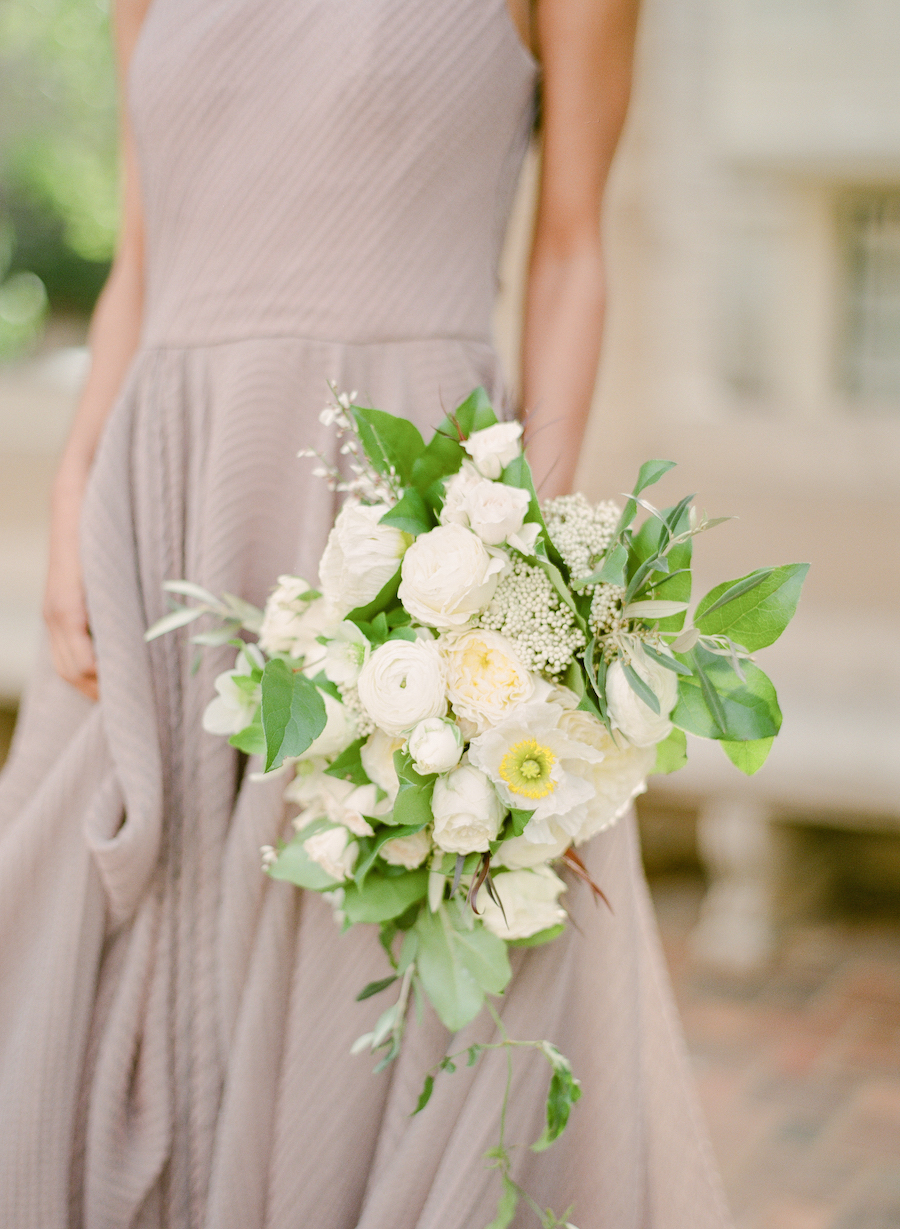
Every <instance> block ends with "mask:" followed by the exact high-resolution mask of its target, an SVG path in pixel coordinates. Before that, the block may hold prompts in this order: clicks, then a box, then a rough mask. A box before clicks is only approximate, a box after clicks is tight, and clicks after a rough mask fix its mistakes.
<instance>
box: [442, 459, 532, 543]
mask: <svg viewBox="0 0 900 1229" xmlns="http://www.w3.org/2000/svg"><path fill="white" fill-rule="evenodd" d="M530 499H531V497H530V495H529V493H528V492H527V491H524V490H522V488H521V487H512V486H506V485H504V483H502V482H492V481H491V480H490V479H489V478H482V477H481V475H480V474H479V473H478V470H477V469H475V466H474V465H472V464H471V463H469V462H463V467H462V469H461V470H460V471H459V472H458V473H457V474H454V476H453V477H452V478H451V479H450V481H449V482H448V484H447V489H446V493H445V496H444V506H443V508H442V509H441V524H442V525H451V524H455V525H465V526H466V527H467V528H468V529H471V530H472V532H473V533H477V534H478V536H479V538H481V540H482V542H486V543H487V544H488V546H499V545H500V543H501V542H505V541H506V540H507V539H508V538H509V537H510V536H514V535H516V534H519V533H521V530H522V526H523V524H524V522H525V513H526V512H527V511H528V504H529V502H530Z"/></svg>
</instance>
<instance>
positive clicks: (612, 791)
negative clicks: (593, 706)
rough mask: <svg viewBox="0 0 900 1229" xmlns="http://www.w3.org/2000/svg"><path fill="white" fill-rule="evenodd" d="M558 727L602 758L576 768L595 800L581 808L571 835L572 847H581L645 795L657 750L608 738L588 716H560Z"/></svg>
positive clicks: (598, 723) (601, 727)
mask: <svg viewBox="0 0 900 1229" xmlns="http://www.w3.org/2000/svg"><path fill="white" fill-rule="evenodd" d="M559 724H560V728H561V729H562V730H564V731H565V733H566V734H568V735H569V736H570V737H572V738H577V739H578V740H579V741H580V742H585V743H590V745H591V746H592V747H596V748H597V750H598V751H600V752H601V753H602V755H603V759H602V760H601V761H600V762H599V763H595V764H588V763H585V764H584V765H582V766H580V767H579V766H576V767H575V771H576V772H577V773H578V774H579V775H580V776H583V777H584V779H585V780H586V781H589V782H590V783H591V785H593V787H594V797H593V798H591V799H590V801H589V802H586V803H585V804H584V806H583V807H582V808H581V825H580V827H579V829H578V831H577V832H576V833H575V834H574V837H575V844H576V845H580V844H582V842H584V841H586V840H588V839H589V838H590V837H592V836H595V835H596V834H597V833H598V832H602V831H603V830H604V828H609V827H610V826H611V825H612V824H614V823H615V822H616V820H618V819H621V818H622V816H623V815H624V814H625V812H626V811H627V810H628V806H629V803H630V802H631V801H632V799H634V798H635V797H636V796H637V795H638V794H642V793H643V792H644V790H645V789H646V788H647V777H648V775H649V774H650V773H651V772H652V771H653V765H654V764H655V763H656V747H655V746H652V747H635V746H632V745H631V744H630V743H628V742H626V741H625V739H624V738H623V737H622V736H621V734H619V735H618V736H616V737H612V736H610V733H609V731H608V730H607V729H606V727H605V726H604V725H603V724H602V723H601V722H599V721H598V720H597V718H596V717H592V716H591V714H590V713H584V712H567V713H563V715H562V717H561V718H560V722H559Z"/></svg>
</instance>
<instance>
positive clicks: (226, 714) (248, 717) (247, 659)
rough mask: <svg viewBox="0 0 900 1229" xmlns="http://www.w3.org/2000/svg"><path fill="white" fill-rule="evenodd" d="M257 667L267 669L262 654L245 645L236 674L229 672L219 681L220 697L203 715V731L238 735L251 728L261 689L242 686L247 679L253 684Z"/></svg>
mask: <svg viewBox="0 0 900 1229" xmlns="http://www.w3.org/2000/svg"><path fill="white" fill-rule="evenodd" d="M254 664H255V665H256V666H258V667H259V668H260V669H262V667H263V666H264V665H265V660H264V659H263V655H262V653H260V651H259V649H258V648H257V647H256V645H255V644H248V645H245V647H244V648H243V649H241V650H240V651H239V652H238V655H237V660H236V661H235V663H234V669H233V670H226V671H225V673H224V674H220V675H219V677H218V678H217V679H216V684H215V686H216V691H217V692H218V693H219V694H218V695H217V696H216V698H215V699H214V700H210V702H209V704H207V706H206V708H205V710H204V713H203V728H204V730H206V731H207V733H209V734H223V735H225V734H237V732H238V730H243V729H245V728H246V726H248V725H250V724H251V723H252V721H253V717H254V715H255V713H256V708H257V705H258V704H259V697H260V686H259V684H258V683H257V685H256V686H255V687H252V688H248V687H247V686H246V685H242V684H241V683H240V682H238V681H237V680H238V679H244V680H246V681H247V682H249V679H248V675H249V674H250V672H251V671H252V669H253V666H254Z"/></svg>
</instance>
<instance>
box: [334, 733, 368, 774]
mask: <svg viewBox="0 0 900 1229" xmlns="http://www.w3.org/2000/svg"><path fill="white" fill-rule="evenodd" d="M365 742H366V740H365V739H364V738H357V740H356V741H355V742H352V743H351V744H350V746H349V747H347V748H346V750H344V751H342V752H341V754H340V755H339V756H338V757H337V759H336V760H334V762H333V763H331V764H329V765H328V767H327V768H326V769H325V772H326V773H327V774H328V776H329V777H337V779H338V780H339V781H350V782H352V784H353V785H368V784H369V778H368V776H367V774H366V770H365V769H364V768H363V766H362V759H361V758H360V754H359V753H360V750H361V748H362V747H363V746H364V745H365Z"/></svg>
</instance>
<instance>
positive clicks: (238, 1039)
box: [0, 0, 726, 1229]
mask: <svg viewBox="0 0 900 1229" xmlns="http://www.w3.org/2000/svg"><path fill="white" fill-rule="evenodd" d="M536 75H537V74H536V66H535V64H534V62H533V61H532V59H531V58H530V56H529V55H528V53H527V52H526V51H525V50H524V49H523V47H522V45H521V43H520V42H519V40H518V38H517V35H516V32H515V30H514V28H513V26H512V24H511V22H510V19H509V16H508V13H507V9H506V7H505V0H265V3H262V4H260V3H254V2H253V0H154V2H153V4H152V6H151V8H150V11H149V14H148V17H147V19H146V23H145V26H144V29H143V30H142V33H141V36H140V40H139V43H138V46H137V49H136V52H135V57H134V61H133V67H132V72H131V82H130V106H131V109H132V113H133V119H134V124H135V128H136V132H137V141H138V146H139V156H140V167H141V175H142V187H143V199H144V208H145V213H146V221H147V297H146V316H145V324H144V329H143V338H142V342H141V346H140V349H139V351H138V353H137V356H136V357H135V359H134V362H133V364H132V366H131V369H130V371H129V373H128V376H127V378H126V380H125V384H124V387H123V389H122V392H121V395H120V396H119V398H118V401H117V403H116V405H115V408H114V409H113V411H112V414H111V416H110V418H109V421H108V424H107V426H106V429H105V432H104V435H103V440H102V444H101V446H100V449H99V453H98V455H97V458H96V462H95V465H94V468H93V473H92V476H91V481H90V489H89V494H88V498H87V505H86V508H85V511H84V518H83V555H84V568H85V575H86V585H87V593H88V602H89V608H90V618H91V624H92V628H93V632H94V636H95V639H96V646H97V652H98V658H99V668H100V692H101V696H102V699H101V701H100V703H99V704H98V705H92V704H89V703H87V702H86V701H84V700H83V699H82V698H81V697H80V696H78V695H77V694H76V693H75V692H74V691H73V690H72V689H71V688H69V687H68V686H67V685H65V684H64V683H62V682H60V681H58V680H57V679H56V678H55V677H54V675H53V673H52V671H51V670H50V668H49V666H47V665H45V666H44V667H43V668H42V669H41V670H40V671H39V673H38V676H37V677H36V678H35V680H34V683H33V686H32V687H31V689H30V692H29V695H28V698H27V702H26V704H25V706H24V711H23V714H22V720H21V724H20V728H19V732H18V736H17V739H16V743H15V747H14V750H13V754H12V758H11V762H10V764H9V766H8V768H7V769H6V771H5V774H4V776H3V778H2V786H0V1225H2V1226H3V1229H81V1227H83V1229H129V1227H132V1226H134V1227H139V1229H163V1227H167V1229H200V1227H201V1226H202V1227H203V1229H262V1227H263V1226H266V1227H267V1229H306V1227H307V1226H310V1227H312V1226H315V1229H353V1227H358V1229H481V1226H483V1225H484V1224H485V1223H486V1222H487V1221H488V1220H489V1219H490V1218H491V1215H492V1209H493V1201H494V1199H495V1198H496V1193H497V1179H496V1175H494V1174H493V1173H491V1172H490V1171H489V1170H487V1169H486V1168H485V1166H484V1164H483V1161H482V1159H481V1157H482V1154H483V1152H484V1151H485V1149H486V1148H487V1147H489V1146H490V1145H491V1143H492V1142H493V1141H494V1138H495V1135H496V1129H497V1107H498V1103H499V1097H500V1090H501V1087H502V1080H503V1062H502V1060H496V1059H491V1060H485V1061H483V1062H482V1063H481V1064H479V1065H478V1066H477V1067H476V1068H474V1069H472V1070H468V1069H465V1070H460V1071H459V1072H458V1073H457V1074H455V1075H452V1076H443V1077H442V1078H441V1079H440V1080H439V1082H438V1085H437V1088H436V1090H435V1093H434V1097H433V1100H432V1103H431V1104H430V1105H429V1107H428V1109H427V1110H426V1111H425V1112H424V1113H422V1114H421V1115H419V1116H418V1117H416V1118H413V1119H411V1118H410V1117H409V1112H410V1110H411V1109H412V1107H413V1105H414V1103H415V1097H416V1095H417V1094H418V1091H419V1088H420V1086H421V1079H422V1073H423V1071H424V1069H425V1068H426V1067H427V1066H428V1065H429V1064H430V1063H432V1062H433V1061H434V1060H435V1059H436V1058H437V1057H439V1056H440V1055H441V1054H442V1053H443V1052H444V1047H445V1046H446V1045H447V1044H448V1038H447V1036H446V1035H445V1034H444V1032H443V1030H442V1029H441V1027H440V1026H439V1025H438V1024H437V1023H436V1021H435V1020H434V1018H433V1017H432V1016H431V1014H430V1013H426V1017H425V1020H424V1022H423V1023H422V1024H421V1025H417V1024H416V1023H415V1022H413V1023H412V1025H411V1028H410V1032H409V1036H408V1042H407V1047H406V1050H405V1052H404V1054H403V1056H402V1058H401V1059H400V1061H399V1062H397V1063H396V1064H395V1065H394V1066H392V1067H391V1068H390V1069H389V1070H387V1071H385V1072H384V1073H383V1074H381V1075H378V1076H375V1075H373V1074H372V1073H371V1066H372V1061H371V1058H370V1057H368V1056H362V1057H357V1058H351V1057H350V1055H349V1052H348V1051H349V1049H350V1045H351V1043H352V1041H353V1040H354V1038H356V1037H357V1036H358V1035H359V1034H360V1033H362V1032H364V1031H365V1030H367V1029H368V1028H370V1027H371V1023H372V1021H373V1019H374V1017H375V1016H376V1015H377V1014H378V1013H380V1011H381V1010H382V1007H383V1004H382V1002H381V1000H379V999H374V1000H370V1001H368V1002H364V1003H361V1004H356V1003H354V1001H353V999H354V995H355V994H356V992H357V991H358V990H359V989H360V988H361V987H362V986H363V985H364V984H365V983H366V982H367V981H368V980H370V979H371V978H373V977H378V976H380V975H381V973H382V970H383V968H384V965H383V955H382V953H381V950H380V948H379V945H378V942H377V938H376V936H375V934H374V932H370V931H368V930H363V929H357V930H354V931H353V932H351V933H348V934H345V935H341V934H340V932H339V930H338V929H337V927H336V926H335V923H334V922H333V920H332V915H331V909H330V907H329V906H328V905H327V904H325V903H324V902H323V901H322V900H320V899H319V898H318V897H317V896H315V895H314V894H307V895H304V894H303V893H301V892H299V891H297V890H295V889H294V888H292V887H290V886H289V885H287V884H283V883H275V882H272V881H270V880H268V879H267V878H265V877H264V876H263V875H262V874H261V873H260V867H259V847H260V846H261V845H262V844H266V843H270V844H273V843H275V842H276V841H277V839H278V838H279V836H280V835H282V834H283V831H284V810H283V804H282V802H281V798H280V794H281V790H282V787H283V782H280V781H276V782H271V781H270V782H266V783H263V784H260V783H255V782H251V781H249V780H245V779H244V777H243V774H244V773H245V766H244V765H243V763H242V762H241V761H240V760H239V757H238V756H237V754H236V753H235V752H233V751H232V750H231V749H230V748H229V747H228V746H227V744H226V742H225V741H224V740H222V739H220V738H215V737H213V736H210V735H207V734H205V733H204V732H203V731H202V729H201V725H200V718H201V714H202V711H203V707H204V705H205V704H206V702H207V700H208V699H209V698H210V696H211V694H212V680H213V678H214V676H215V674H216V673H217V672H218V671H219V670H220V669H223V668H225V667H227V666H228V665H230V664H231V653H230V651H229V650H225V651H224V652H218V651H216V652H211V653H208V654H207V655H206V657H205V659H204V661H203V664H202V666H201V668H200V670H199V672H198V673H196V674H192V672H191V657H192V652H191V650H189V648H188V647H187V645H186V638H185V637H181V638H180V639H179V638H178V637H167V638H165V639H163V640H162V641H158V642H155V643H153V644H152V645H151V646H149V648H148V647H147V646H146V645H145V644H144V641H143V638H142V637H143V633H144V630H145V628H146V627H147V626H148V625H149V624H150V623H151V622H152V621H153V620H155V619H156V618H158V617H159V616H160V615H161V614H162V613H163V612H164V610H165V603H164V599H163V595H162V592H161V588H160V586H161V584H162V582H163V581H164V580H165V579H167V578H174V577H190V578H192V579H194V580H197V581H199V582H201V583H202V584H204V585H206V586H208V587H209V588H211V589H213V590H215V591H219V590H230V591H232V592H234V593H239V594H242V595H244V596H245V597H247V598H249V599H250V600H252V601H254V602H256V603H262V602H263V601H264V599H265V596H266V591H267V588H268V587H269V586H270V585H271V584H272V582H273V579H274V578H275V577H276V576H277V575H278V573H280V572H284V571H291V570H299V571H300V572H302V573H305V574H306V575H308V576H310V577H314V572H315V565H316V561H317V559H318V556H319V553H320V551H321V548H322V546H323V542H324V538H325V535H326V531H327V528H328V525H329V521H330V518H331V516H332V513H333V507H332V504H331V501H330V497H328V496H327V493H326V492H325V489H324V486H323V485H322V484H321V483H319V482H317V481H316V480H315V479H312V478H310V477H309V466H308V463H307V462H303V461H298V460H297V459H296V453H297V450H298V449H299V448H300V447H302V446H304V445H312V446H314V447H318V448H321V449H324V450H326V451H328V450H333V448H334V444H333V440H332V438H331V435H330V432H329V431H328V430H327V429H326V428H324V427H322V426H320V424H319V421H318V412H319V410H320V408H321V406H322V405H323V404H324V401H325V399H326V393H327V389H326V380H328V379H334V380H336V381H337V382H338V384H339V385H340V386H341V387H342V388H344V389H347V390H353V389H358V390H359V392H360V394H361V396H363V397H366V398H368V399H369V400H370V402H371V403H372V404H375V405H379V406H384V407H385V408H389V409H391V410H394V411H399V412H403V413H405V414H407V415H409V416H410V417H411V418H412V419H414V420H415V421H416V422H417V423H418V424H419V425H420V426H421V427H423V428H427V427H429V426H432V425H433V424H435V422H436V421H437V420H438V418H439V417H440V415H441V413H442V411H443V409H446V408H450V407H452V406H453V405H454V404H455V403H456V402H457V401H458V399H459V398H461V397H462V396H463V395H464V394H465V393H467V392H468V391H469V390H470V389H471V388H472V387H474V386H475V385H477V384H484V385H486V387H487V388H488V389H489V390H490V391H491V392H492V393H493V394H494V395H495V396H496V398H497V399H498V401H500V402H502V399H503V389H502V386H501V379H500V374H499V371H498V363H497V359H496V356H495V354H494V351H493V350H492V348H491V342H490V331H489V321H490V314H491V307H492V301H493V298H494V292H495V267H496V262H497V255H498V249H499V245H500V241H501V238H502V235H503V231H504V226H505V223H506V218H507V212H508V209H509V206H510V200H511V196H512V192H513V187H514V182H515V179H516V175H517V172H518V170H519V167H520V164H521V160H522V156H523V152H524V150H525V147H526V143H527V140H528V136H529V131H530V127H531V123H532V109H533V96H534V88H535V80H536ZM590 861H591V866H592V869H593V874H594V875H595V877H596V879H597V880H598V881H599V882H600V883H601V884H602V885H603V887H604V889H605V891H606V893H607V895H608V896H609V898H610V900H611V902H612V904H613V907H614V910H615V912H614V914H612V915H611V914H610V913H609V912H608V911H607V910H606V909H603V908H599V909H598V908H595V906H594V905H593V903H592V901H591V899H590V897H589V894H588V892H587V891H585V890H582V889H581V888H578V887H573V888H572V889H571V891H570V893H569V897H570V906H571V909H572V912H573V914H574V917H575V920H576V922H577V927H578V928H577V929H576V928H575V927H572V928H571V930H570V931H569V933H568V936H567V937H566V938H565V939H564V940H561V941H559V942H557V943H554V944H553V945H551V946H550V947H547V948H542V949H537V950H535V951H533V952H531V953H530V954H527V955H525V956H524V957H523V958H522V959H520V962H519V964H518V968H517V972H516V974H515V978H514V981H513V983H512V986H511V988H510V990H509V992H508V994H507V995H506V1000H505V1002H504V1005H503V1014H504V1017H505V1019H506V1023H507V1026H508V1028H509V1030H510V1032H511V1033H512V1034H513V1035H516V1036H521V1037H544V1036H547V1037H550V1038H552V1039H553V1040H555V1041H556V1042H557V1043H558V1044H559V1046H560V1047H561V1048H562V1050H563V1051H564V1052H565V1053H567V1054H568V1055H569V1056H570V1057H571V1059H572V1061H573V1063H574V1066H575V1070H576V1072H577V1074H578V1075H579V1076H580V1077H581V1078H582V1080H583V1082H584V1088H585V1095H584V1098H583V1100H582V1102H581V1103H580V1104H579V1105H578V1106H577V1107H576V1110H575V1112H574V1114H573V1118H572V1123H571V1127H570V1129H569V1131H568V1133H567V1135H566V1136H565V1138H564V1140H563V1141H561V1142H560V1143H559V1144H557V1145H556V1146H555V1148H553V1149H551V1150H550V1151H549V1152H547V1153H545V1154H543V1155H540V1156H538V1155H535V1154H532V1153H530V1152H528V1151H527V1150H526V1149H521V1150H519V1151H518V1152H517V1154H516V1158H517V1159H516V1172H517V1174H518V1175H519V1176H520V1177H521V1179H522V1180H523V1181H524V1182H525V1183H526V1184H527V1185H528V1186H529V1187H530V1188H531V1189H532V1190H533V1192H534V1193H535V1195H536V1196H537V1197H538V1199H539V1200H540V1201H541V1202H542V1203H543V1204H545V1205H548V1204H552V1205H553V1206H554V1207H556V1208H557V1210H562V1209H563V1208H565V1207H566V1206H567V1205H568V1204H569V1203H570V1202H571V1203H574V1205H575V1208H574V1212H573V1215H572V1219H573V1220H574V1222H575V1223H576V1224H577V1225H578V1226H579V1229H720V1227H721V1226H722V1225H723V1224H724V1223H725V1220H726V1217H725V1213H724V1211H723V1206H722V1202H721V1196H720V1193H719V1188H718V1185H717V1181H716V1178H715V1176H714V1173H713V1171H712V1167H711V1163H710V1158H709V1153H708V1148H707V1145H706V1142H705V1138H704V1134H703V1130H702V1127H701V1126H700V1124H699V1123H698V1118H697V1113H696V1110H695V1105H694V1098H693V1093H692V1091H691V1080H690V1075H689V1072H688V1067H687V1063H686V1061H685V1056H684V1053H683V1047H682V1041H681V1037H680V1034H679V1027H678V1024H677V1021H676V1019H675V1017H674V1015H673V1009H672V1004H671V1001H670V992H669V988H668V985H667V982H666V977H665V974H664V972H663V967H662V964H661V962H660V956H659V951H658V947H657V938H656V934H655V931H654V925H653V922H652V920H651V913H650V910H649V907H648V903H647V894H646V890H645V886H644V883H643V880H642V878H641V873H640V870H639V866H638V860H637V851H636V847H635V838H634V833H633V827H632V824H631V823H630V822H623V823H622V824H620V825H619V826H618V827H617V828H615V829H614V830H612V831H610V832H608V833H606V834H604V835H602V836H601V837H599V838H597V839H596V840H595V841H594V843H593V846H592V848H591V850H590ZM489 1032H490V1028H489V1027H488V1026H487V1025H485V1024H484V1023H479V1024H477V1025H476V1026H475V1027H474V1033H476V1034H478V1035H481V1036H487V1035H488V1033H489ZM545 1086H546V1069H545V1067H544V1066H543V1065H542V1063H541V1062H540V1061H539V1060H537V1059H535V1060H532V1059H531V1058H529V1057H525V1058H523V1059H522V1060H520V1061H519V1062H518V1063H517V1068H516V1076H515V1084H514V1089H513V1096H512V1107H511V1111H510V1123H511V1129H510V1138H511V1139H513V1140H523V1141H528V1140H530V1139H532V1138H536V1137H537V1135H538V1134H539V1131H540V1125H541V1122H540V1119H541V1114H542V1102H543V1095H544V1091H545ZM533 1223H535V1221H534V1218H533V1217H532V1216H531V1213H527V1214H526V1213H525V1212H523V1213H522V1214H521V1216H520V1217H519V1218H518V1219H517V1221H516V1224H517V1225H519V1224H521V1225H523V1226H525V1225H529V1224H533Z"/></svg>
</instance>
